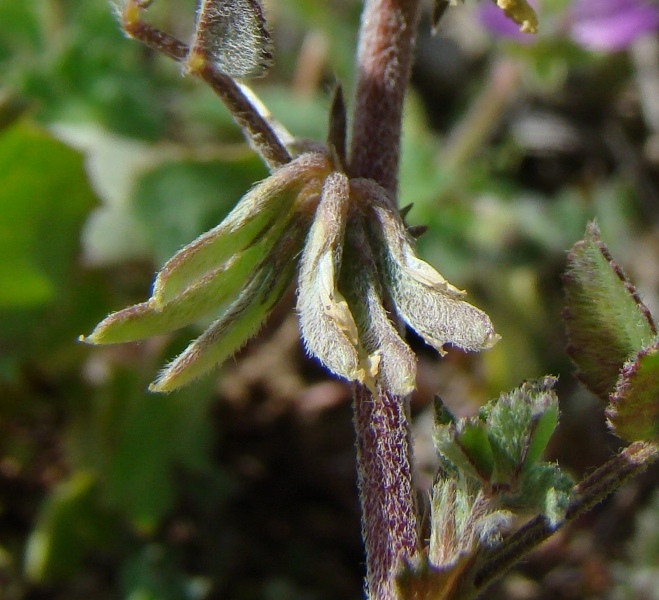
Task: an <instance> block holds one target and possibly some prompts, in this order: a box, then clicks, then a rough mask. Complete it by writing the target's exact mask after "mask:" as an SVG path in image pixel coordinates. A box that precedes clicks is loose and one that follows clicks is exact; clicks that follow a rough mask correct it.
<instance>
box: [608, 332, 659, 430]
mask: <svg viewBox="0 0 659 600" xmlns="http://www.w3.org/2000/svg"><path fill="white" fill-rule="evenodd" d="M606 416H607V418H608V423H609V426H610V427H611V430H612V431H613V432H614V433H615V434H616V435H617V436H618V437H620V438H622V439H624V440H626V441H628V442H636V441H641V440H642V441H646V442H650V441H652V442H656V441H659V341H655V342H654V343H653V344H652V345H651V346H649V347H648V348H644V349H643V350H641V351H640V352H639V353H638V354H636V356H634V357H633V358H632V359H631V360H629V361H628V362H627V363H626V364H625V366H624V367H623V369H622V372H621V374H620V379H619V380H618V384H617V386H616V389H615V392H613V393H612V394H611V401H610V403H609V406H608V407H607V410H606Z"/></svg>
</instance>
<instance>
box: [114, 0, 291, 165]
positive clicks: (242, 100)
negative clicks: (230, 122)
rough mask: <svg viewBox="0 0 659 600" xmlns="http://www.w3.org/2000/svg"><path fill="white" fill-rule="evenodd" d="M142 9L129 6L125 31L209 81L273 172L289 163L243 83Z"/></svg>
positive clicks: (124, 21) (279, 143) (288, 157)
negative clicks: (153, 21) (143, 15)
mask: <svg viewBox="0 0 659 600" xmlns="http://www.w3.org/2000/svg"><path fill="white" fill-rule="evenodd" d="M140 11H141V7H140V6H139V5H135V4H134V3H130V4H128V5H127V8H126V9H125V11H124V13H123V15H122V25H123V28H124V31H125V32H126V34H127V35H129V36H130V37H132V38H135V39H136V40H139V41H140V42H142V43H143V44H145V45H146V46H149V47H150V48H153V49H154V50H157V51H158V52H161V53H162V54H165V55H166V56H168V57H170V58H172V59H173V60H175V61H177V62H180V63H184V64H185V65H186V68H187V70H188V72H190V73H191V74H192V75H196V76H197V77H200V78H201V79H203V80H204V81H205V82H206V83H208V84H209V85H210V86H211V87H212V88H213V91H214V92H215V93H216V94H217V96H218V97H219V98H220V100H222V102H223V103H224V105H225V106H226V107H227V108H228V109H229V111H230V112H231V115H232V116H233V119H234V121H236V123H237V124H238V126H239V127H240V129H241V130H242V132H243V135H244V136H245V137H246V138H247V142H248V144H249V145H250V146H251V147H252V148H253V149H254V150H255V151H256V152H258V154H259V155H260V156H261V158H262V159H263V161H264V162H265V163H266V165H267V166H268V168H269V169H270V170H271V171H274V170H275V169H277V168H279V167H281V166H283V165H285V164H286V163H288V162H290V160H291V156H290V154H289V153H288V150H286V147H285V146H284V144H283V143H282V142H281V141H280V140H279V138H278V137H277V135H276V134H275V132H274V130H273V129H272V127H271V126H270V124H269V123H268V121H267V119H266V117H265V116H264V115H262V114H261V113H260V112H259V110H258V109H257V107H255V106H254V105H253V104H252V102H250V100H249V98H248V97H247V96H246V95H245V94H244V93H243V91H242V90H241V88H240V86H239V85H238V84H237V83H236V82H235V81H234V80H233V79H232V78H231V77H229V76H228V75H225V74H224V73H221V72H220V71H218V70H217V69H216V68H215V67H214V66H213V64H212V63H210V62H209V61H208V60H207V59H206V58H205V57H203V56H201V55H193V56H190V47H189V46H188V45H187V44H184V43H183V42H181V41H180V40H177V39H176V38H175V37H173V36H171V35H169V34H168V33H165V32H164V31H161V30H159V29H157V28H155V27H152V26H151V25H149V24H148V23H146V22H144V21H142V19H141V18H140Z"/></svg>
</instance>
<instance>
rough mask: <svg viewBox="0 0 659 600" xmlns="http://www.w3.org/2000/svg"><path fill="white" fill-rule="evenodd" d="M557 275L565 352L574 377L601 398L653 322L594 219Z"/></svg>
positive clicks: (649, 334) (652, 330)
mask: <svg viewBox="0 0 659 600" xmlns="http://www.w3.org/2000/svg"><path fill="white" fill-rule="evenodd" d="M563 280H564V285H565V293H566V309H565V312H564V319H565V324H566V328H567V333H568V340H569V347H568V353H569V354H570V356H571V358H572V360H574V362H575V363H576V365H577V367H578V369H579V373H578V375H579V378H580V379H581V380H582V381H583V382H584V384H585V385H586V386H587V387H588V388H589V389H590V390H591V391H592V392H594V393H595V394H597V395H598V396H599V397H600V398H602V399H603V400H607V399H608V397H609V394H610V393H611V392H612V391H613V390H614V388H615V385H616V382H617V381H618V376H619V373H620V369H621V368H622V366H623V364H624V363H625V362H626V361H627V360H628V359H629V358H630V357H631V356H633V355H634V354H636V353H637V352H639V351H640V350H641V349H642V348H644V347H645V346H647V345H648V344H649V343H650V342H651V341H652V340H653V338H654V337H655V336H656V334H657V327H656V325H655V323H654V320H653V319H652V316H651V315H650V311H649V310H648V309H647V307H646V306H645V305H644V304H643V303H642V302H641V300H640V298H639V296H638V294H637V293H636V290H635V289H634V286H633V285H632V284H631V283H630V282H629V280H628V279H627V278H626V276H625V274H624V272H623V271H622V269H621V268H620V267H619V266H618V265H617V264H616V263H615V262H613V259H612V258H611V255H610V254H609V251H608V249H607V248H606V246H605V245H604V243H603V242H602V241H601V240H600V235H599V229H598V227H597V225H596V224H595V223H590V224H589V225H588V227H587V229H586V235H585V237H584V239H583V240H582V241H580V242H577V243H576V244H575V245H574V247H573V248H572V251H571V252H570V254H569V256H568V266H567V272H566V274H565V276H564V279H563Z"/></svg>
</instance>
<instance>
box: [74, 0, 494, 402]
mask: <svg viewBox="0 0 659 600" xmlns="http://www.w3.org/2000/svg"><path fill="white" fill-rule="evenodd" d="M137 1H138V5H135V3H134V2H133V3H129V4H128V5H127V7H128V9H127V11H126V12H125V13H124V15H123V22H124V26H125V28H126V30H127V31H128V32H129V33H131V34H132V35H136V36H137V35H140V36H141V37H142V39H143V41H145V42H146V43H149V44H150V45H152V46H154V47H156V48H158V49H160V50H162V51H165V52H166V53H168V54H169V55H170V56H172V57H173V58H175V59H177V60H183V59H185V60H187V66H188V69H190V61H191V59H190V56H191V55H192V56H193V59H192V62H193V63H194V65H192V66H194V67H195V68H194V72H197V73H200V74H201V75H204V74H205V73H210V75H209V76H208V79H209V81H210V83H211V85H213V86H214V89H216V88H218V87H219V86H225V87H222V89H220V90H219V91H218V93H224V92H226V90H227V89H229V90H230V91H231V93H232V94H233V96H231V98H238V99H239V100H240V101H241V102H243V105H244V106H247V107H248V108H249V107H250V106H251V105H249V99H246V98H244V97H242V96H239V94H241V93H242V91H241V88H237V87H229V88H227V87H226V85H225V83H227V85H229V84H231V81H230V80H228V79H227V82H225V81H224V80H223V79H221V77H220V76H222V77H226V76H225V75H224V74H222V73H221V72H215V71H211V70H209V69H215V68H217V67H218V64H217V63H218V58H217V56H216V55H218V54H219V55H221V56H222V57H226V52H225V51H223V50H221V48H220V46H221V45H222V43H223V42H221V40H220V41H217V40H216V34H217V31H216V30H217V26H216V25H217V22H218V21H219V22H220V23H225V22H226V19H225V18H224V16H223V13H222V14H221V13H219V12H217V11H215V8H214V6H215V5H214V3H213V2H210V1H206V2H204V3H202V6H201V11H200V14H199V15H198V19H197V33H196V36H195V42H194V44H193V47H192V53H190V52H189V50H190V49H188V48H187V47H186V46H185V45H184V44H182V43H181V42H178V41H176V40H173V39H171V38H169V37H167V34H164V33H162V32H159V31H157V30H154V29H151V28H150V26H148V25H146V24H144V23H143V22H142V21H140V20H139V11H138V9H141V8H143V6H144V5H143V4H139V0H137ZM245 4H246V6H247V5H249V6H251V5H252V4H254V3H253V2H245ZM249 6H247V7H249ZM249 14H251V15H252V16H254V15H256V16H255V17H254V18H255V19H256V21H257V24H258V23H261V21H262V14H261V13H259V12H258V11H257V12H255V11H252V12H251V13H249ZM225 16H226V15H225ZM229 21H230V22H229V24H228V25H227V26H229V25H230V26H231V27H232V28H233V29H236V25H235V23H233V21H231V19H229ZM225 24H226V23H225ZM209 28H210V29H212V30H213V36H215V37H211V38H210V40H211V41H208V39H207V38H204V36H201V34H200V29H202V30H205V29H209ZM253 28H254V25H253V24H252V29H253ZM238 29H240V28H238ZM239 33H240V32H239ZM198 48H202V49H205V50H204V52H199V51H197V50H195V49H198ZM186 52H187V54H186ZM264 52H265V51H264ZM206 54H208V55H210V56H209V57H208V58H209V60H211V61H212V66H211V67H208V65H209V64H210V63H203V64H196V63H198V62H199V61H203V60H205V58H204V57H205V55H206ZM266 54H267V53H266ZM259 57H260V58H259V60H260V59H263V58H264V57H265V54H264V53H261V54H259ZM257 62H258V60H256V59H249V60H248V61H247V63H249V64H250V65H251V64H255V63H257ZM220 66H221V65H220ZM243 67H245V68H247V67H246V66H245V65H243ZM241 68H242V67H241ZM254 110H255V111H256V109H254ZM247 112H249V111H247ZM244 114H245V111H243V112H241V113H240V116H241V118H243V115H244ZM252 116H253V117H254V118H252V117H250V118H249V119H246V118H243V121H245V122H248V124H249V126H248V127H247V128H246V129H247V134H246V135H247V136H248V138H249V137H250V132H251V131H257V130H258V127H261V125H260V124H259V123H260V122H259V119H260V114H258V111H256V112H254V113H253V115H252ZM237 120H238V121H239V122H241V121H240V119H238V117H237ZM250 127H252V129H250ZM345 127H346V114H345V105H344V103H343V96H342V94H341V93H340V88H339V89H338V90H337V94H336V95H335V98H334V102H333V105H332V109H331V112H330V127H329V135H328V142H327V144H326V145H321V144H311V145H309V146H308V147H309V148H310V149H308V150H307V151H304V152H302V153H301V154H300V155H299V156H297V157H296V158H293V159H290V160H285V158H286V157H285V152H286V151H284V152H279V153H276V152H271V153H270V155H269V156H271V157H275V158H277V157H282V156H283V157H285V158H281V160H280V159H277V160H274V159H273V160H271V161H266V162H267V163H268V164H269V165H270V166H271V170H272V174H271V175H270V176H269V177H268V178H267V179H265V180H264V181H262V182H261V183H259V184H257V185H256V186H255V187H254V188H252V190H251V191H249V192H248V193H247V194H246V195H245V196H244V197H243V198H242V200H240V202H239V203H238V204H237V205H236V207H235V208H234V209H233V211H231V212H230V213H229V215H228V216H227V217H226V218H225V219H224V221H222V223H220V224H219V225H218V226H217V227H215V228H214V229H212V230H210V231H208V232H207V233H205V234H203V235H201V236H200V237H199V238H197V239H196V240H195V241H193V242H192V243H191V244H189V245H188V246H186V247H185V248H183V249H181V250H180V251H179V252H178V253H177V254H176V255H175V256H174V257H173V258H171V259H170V260H169V261H168V262H167V263H166V264H165V266H164V267H163V268H162V270H161V271H160V273H159V274H158V276H157V278H156V281H155V283H154V286H153V294H152V296H151V298H150V299H149V300H148V301H147V302H144V303H141V304H137V305H135V306H131V307H129V308H126V309H124V310H121V311H119V312H116V313H113V314H111V315H110V316H108V317H107V318H106V319H104V320H103V321H102V322H101V323H99V325H98V326H97V327H96V328H95V329H94V331H93V332H92V333H91V335H89V336H88V337H84V338H82V339H83V340H84V341H86V342H89V343H92V344H114V343H122V342H130V341H135V340H140V339H144V338H146V337H150V336H154V335H160V334H164V333H168V332H171V331H174V330H176V329H180V328H182V327H184V326H186V325H188V324H190V323H193V322H195V321H197V320H199V319H201V318H204V317H208V316H214V315H217V314H218V313H220V314H219V317H218V318H217V319H216V320H215V321H214V322H213V323H212V324H211V325H210V326H209V327H208V328H207V329H206V331H204V332H203V333H202V334H201V335H200V336H199V337H198V338H197V339H196V340H194V341H193V342H192V343H191V344H190V345H189V346H188V348H187V349H186V350H185V351H184V352H183V353H182V354H181V355H180V356H179V357H178V358H176V359H175V360H174V361H173V362H172V363H170V364H169V365H168V366H167V367H166V368H165V369H164V370H163V371H162V372H161V373H160V375H159V376H158V378H157V379H156V381H155V383H153V384H152V385H151V390H152V391H158V392H169V391H172V390H174V389H176V388H178V387H180V386H182V385H185V384H186V383H188V382H190V381H191V380H193V379H195V378H197V377H199V376H200V375H202V374H204V373H206V372H208V371H210V370H211V369H212V368H214V367H215V366H217V365H219V364H221V363H222V362H223V361H224V360H226V359H227V358H229V357H230V356H232V355H233V354H234V353H235V352H236V351H237V350H238V349H240V347H241V346H242V345H243V344H244V343H245V342H246V341H247V340H248V339H249V338H250V337H252V336H253V335H254V334H255V333H256V332H257V331H258V330H259V328H260V327H261V326H262V324H263V323H264V322H265V320H266V319H267V317H268V315H269V314H270V313H271V311H272V310H273V309H274V307H275V305H276V304H277V302H278V301H279V300H280V299H281V297H282V296H283V294H284V293H285V291H286V290H287V289H288V288H289V286H290V285H291V284H292V282H293V280H294V279H295V277H296V274H297V311H298V315H299V321H300V329H301V332H302V338H303V340H304V344H305V347H306V348H307V350H308V352H309V353H310V354H311V355H313V356H315V357H316V358H318V360H320V362H321V363H322V364H323V365H325V366H326V367H327V368H328V369H329V370H330V371H332V372H333V373H335V374H336V375H338V376H340V377H342V378H344V379H347V380H349V381H356V382H360V383H362V384H364V385H366V386H368V387H370V388H372V389H374V388H375V386H381V387H382V388H384V389H386V390H388V391H389V392H390V393H392V394H395V395H398V396H404V395H406V394H409V393H410V392H411V391H412V390H413V389H414V386H415V378H416V359H415V357H414V354H413V353H412V351H411V349H410V348H409V346H408V345H407V344H406V343H405V341H404V339H403V336H402V335H401V328H402V323H406V324H407V325H409V326H410V327H411V328H412V329H414V330H415V331H416V332H417V333H418V334H419V335H420V336H421V337H422V338H423V339H424V340H425V341H426V342H427V343H428V344H430V345H431V346H433V347H434V348H436V349H437V350H438V351H439V352H443V347H444V345H445V344H452V345H454V346H457V347H459V348H462V349H465V350H471V351H477V350H482V349H485V348H488V347H490V346H492V345H493V344H494V343H495V342H496V341H497V340H498V338H499V336H498V335H497V334H496V333H495V332H494V329H493V327H492V323H491V322H490V319H489V318H488V316H487V315H486V314H485V313H484V312H482V311H481V310H479V309H477V308H475V307H474V306H472V305H470V304H468V303H467V302H465V300H464V292H462V291H460V290H458V289H456V288H455V287H453V286H452V285H451V284H449V283H448V282H447V281H446V280H445V279H444V278H443V277H442V276H441V275H440V274H439V273H438V272H437V271H435V269H433V268H432V267H431V266H430V265H429V264H428V263H426V262H424V261H423V260H421V259H420V258H418V257H417V255H416V252H415V248H414V239H413V236H412V235H411V233H410V230H409V229H408V227H407V226H406V224H405V222H404V220H403V216H404V215H401V213H400V212H399V211H398V209H397V208H396V203H395V200H394V199H393V198H392V197H391V195H390V194H389V192H387V191H386V190H385V189H384V188H382V187H381V186H380V185H378V184H377V183H375V182H374V181H371V180H368V179H362V178H355V177H352V178H351V177H349V174H348V172H347V171H348V169H347V168H346V167H345V165H346V162H347V161H346V151H345V139H346V131H345ZM251 137H252V139H253V140H254V139H257V138H258V137H259V136H258V135H252V136H251ZM257 141H258V140H257ZM254 146H255V147H257V148H259V147H260V145H259V143H256V142H255V143H254Z"/></svg>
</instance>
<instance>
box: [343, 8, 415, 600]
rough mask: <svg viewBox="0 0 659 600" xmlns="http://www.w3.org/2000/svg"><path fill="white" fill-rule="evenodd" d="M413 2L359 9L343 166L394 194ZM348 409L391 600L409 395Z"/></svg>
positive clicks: (370, 579)
mask: <svg viewBox="0 0 659 600" xmlns="http://www.w3.org/2000/svg"><path fill="white" fill-rule="evenodd" d="M418 8H419V0H366V2H365V5H364V10H363V13H362V21H361V29H360V37H359V40H360V41H359V48H358V53H357V71H358V75H357V77H358V79H357V91H356V100H355V113H354V118H353V130H352V147H351V154H350V163H349V166H348V170H349V174H350V175H351V176H353V177H365V178H369V179H373V180H375V181H376V182H377V183H379V184H380V185H381V186H383V187H384V188H385V189H386V190H387V191H389V192H390V193H391V194H392V196H393V197H395V196H396V193H397V188H398V167H399V156H400V139H401V125H402V115H403V103H404V100H405V93H406V90H407V84H408V81H409V77H410V70H411V66H412V54H413V50H414V42H415V35H416V29H417V24H418V16H419V15H418V12H419V11H418ZM354 410H355V413H354V415H355V429H356V434H357V456H358V458H357V463H358V464H357V469H358V479H359V488H360V500H361V504H362V531H363V538H364V545H365V549H366V571H367V572H366V585H367V590H368V596H369V598H370V599H371V600H394V599H395V598H396V595H397V594H396V590H395V581H394V580H395V575H396V573H397V570H398V568H399V566H400V565H401V563H402V562H403V561H404V560H406V559H408V558H410V557H411V556H412V555H413V554H414V553H415V552H416V550H417V547H418V534H417V510H416V503H415V498H414V488H413V485H412V467H411V464H412V460H411V444H410V432H409V422H408V415H407V412H408V399H407V398H400V397H397V396H394V395H393V394H391V393H389V392H388V391H387V390H385V389H382V388H378V389H377V390H369V389H368V388H366V387H364V386H360V385H357V386H355V391H354Z"/></svg>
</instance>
